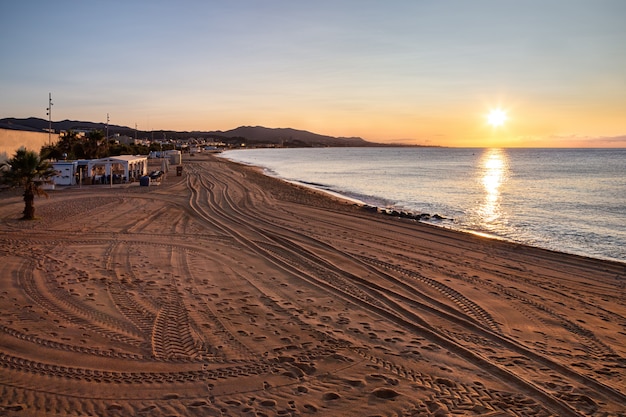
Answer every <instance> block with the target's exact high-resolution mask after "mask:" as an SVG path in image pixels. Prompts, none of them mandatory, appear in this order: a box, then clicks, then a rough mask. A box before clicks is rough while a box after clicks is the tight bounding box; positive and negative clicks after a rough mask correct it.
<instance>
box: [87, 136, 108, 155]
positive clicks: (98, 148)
mask: <svg viewBox="0 0 626 417" xmlns="http://www.w3.org/2000/svg"><path fill="white" fill-rule="evenodd" d="M108 151H109V148H108V143H107V141H106V139H105V137H104V133H103V132H102V131H101V130H94V131H91V132H89V135H87V144H86V146H85V159H98V158H104V157H105V156H109V153H108Z"/></svg>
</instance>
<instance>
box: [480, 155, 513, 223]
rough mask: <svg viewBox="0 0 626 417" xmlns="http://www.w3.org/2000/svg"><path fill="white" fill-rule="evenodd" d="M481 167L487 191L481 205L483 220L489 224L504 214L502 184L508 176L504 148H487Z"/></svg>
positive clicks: (482, 179) (482, 180)
mask: <svg viewBox="0 0 626 417" xmlns="http://www.w3.org/2000/svg"><path fill="white" fill-rule="evenodd" d="M480 167H481V171H482V178H481V182H482V185H483V188H484V191H485V196H484V201H483V203H482V205H481V207H480V210H479V212H480V216H481V218H482V221H483V222H484V223H485V224H486V225H488V224H490V223H494V222H495V221H497V220H498V219H499V218H500V217H501V216H502V210H501V207H500V201H501V199H502V196H501V186H502V184H503V183H504V182H505V181H506V180H507V177H508V171H509V167H508V158H507V155H506V151H505V150H504V149H487V150H486V151H485V153H484V154H483V156H482V159H481V162H480Z"/></svg>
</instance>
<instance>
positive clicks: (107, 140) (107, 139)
mask: <svg viewBox="0 0 626 417" xmlns="http://www.w3.org/2000/svg"><path fill="white" fill-rule="evenodd" d="M106 142H107V144H108V143H109V113H107V137H106Z"/></svg>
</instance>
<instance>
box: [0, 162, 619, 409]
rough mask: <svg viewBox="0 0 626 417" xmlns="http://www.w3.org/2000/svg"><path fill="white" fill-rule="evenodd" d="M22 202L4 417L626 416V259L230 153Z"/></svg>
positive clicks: (4, 206)
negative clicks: (147, 176)
mask: <svg viewBox="0 0 626 417" xmlns="http://www.w3.org/2000/svg"><path fill="white" fill-rule="evenodd" d="M35 206H36V209H37V216H38V218H39V219H38V220H36V221H33V222H24V221H20V220H18V218H19V217H20V216H21V213H22V210H23V201H22V199H21V196H20V195H19V194H14V193H8V192H4V193H0V230H1V232H0V280H1V283H0V415H1V416H44V415H45V416H309V415H317V416H358V417H367V416H431V417H434V416H490V417H496V416H497V417H504V416H542V417H543V416H594V417H595V416H597V417H606V416H626V264H624V263H612V262H607V261H600V260H594V259H589V258H584V257H578V256H571V255H565V254H561V253H557V252H550V251H545V250H541V249H537V248H532V247H525V246H520V245H515V244H510V243H506V242H500V241H495V240H488V239H485V238H481V237H478V236H473V235H470V234H464V233H459V232H454V231H450V230H446V229H442V228H437V227H434V226H431V225H427V224H422V223H417V222H415V221H413V220H408V219H400V218H394V217H391V216H385V215H382V214H377V213H372V212H369V211H367V210H364V209H363V208H360V207H358V206H355V205H354V204H352V203H349V202H342V201H340V200H336V199H333V198H331V197H329V196H325V195H322V194H320V193H317V192H315V191H312V190H308V189H305V188H301V187H297V186H294V185H291V184H287V183H284V182H282V181H279V180H277V179H274V178H270V177H267V176H264V175H263V174H262V173H261V172H260V171H259V170H257V169H254V168H251V167H246V166H242V165H238V164H235V163H232V162H229V161H226V160H223V159H219V158H217V157H214V156H200V157H193V158H191V157H188V158H186V159H185V161H184V170H183V175H182V176H178V177H177V176H176V174H175V171H172V172H171V173H170V174H169V175H168V176H167V178H166V179H165V180H164V181H163V183H162V184H161V185H158V186H150V187H139V186H137V185H123V186H115V187H113V188H111V187H108V186H84V187H81V188H78V187H73V188H66V189H57V190H54V191H51V192H50V198H49V199H43V198H37V199H36V201H35Z"/></svg>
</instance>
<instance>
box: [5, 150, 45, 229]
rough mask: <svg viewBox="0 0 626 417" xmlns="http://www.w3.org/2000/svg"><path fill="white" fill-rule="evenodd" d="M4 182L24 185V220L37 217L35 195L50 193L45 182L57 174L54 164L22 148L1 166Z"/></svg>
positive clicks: (14, 185) (15, 185)
mask: <svg viewBox="0 0 626 417" xmlns="http://www.w3.org/2000/svg"><path fill="white" fill-rule="evenodd" d="M0 174H1V179H2V182H4V183H7V184H9V185H10V186H12V187H24V216H23V217H22V219H24V220H33V219H34V218H35V195H39V196H41V195H43V196H45V197H48V194H47V193H46V192H45V191H44V190H43V188H42V186H43V184H50V183H51V182H52V180H51V177H52V176H54V175H55V174H56V171H55V170H54V169H53V168H52V165H50V163H49V162H48V161H44V160H42V159H41V158H40V157H39V154H38V153H36V152H34V151H29V150H26V148H23V147H22V148H20V149H18V150H17V151H16V152H15V156H13V158H11V159H9V160H8V161H6V162H4V163H3V164H2V166H1V167H0Z"/></svg>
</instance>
